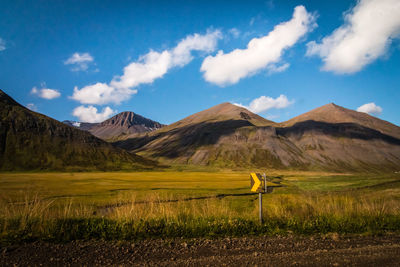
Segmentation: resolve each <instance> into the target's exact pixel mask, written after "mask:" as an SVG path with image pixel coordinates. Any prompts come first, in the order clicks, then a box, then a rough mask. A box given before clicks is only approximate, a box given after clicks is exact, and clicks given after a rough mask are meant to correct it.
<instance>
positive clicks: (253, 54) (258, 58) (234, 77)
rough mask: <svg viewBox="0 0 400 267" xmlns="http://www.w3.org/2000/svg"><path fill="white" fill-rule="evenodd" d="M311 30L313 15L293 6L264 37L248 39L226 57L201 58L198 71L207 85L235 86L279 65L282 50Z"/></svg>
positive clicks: (220, 54) (220, 52) (221, 53)
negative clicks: (290, 14)
mask: <svg viewBox="0 0 400 267" xmlns="http://www.w3.org/2000/svg"><path fill="white" fill-rule="evenodd" d="M315 27H316V24H315V16H314V15H313V14H310V13H308V12H307V10H306V9H305V7H304V6H297V7H296V8H295V9H294V13H293V17H292V19H291V20H289V21H286V22H283V23H281V24H279V25H277V26H275V28H274V29H273V30H272V31H271V32H270V33H268V35H266V36H264V37H261V38H254V39H252V40H251V41H250V42H249V43H248V45H247V48H246V49H235V50H233V51H232V52H230V53H227V54H225V53H224V52H223V51H219V52H218V53H217V55H215V56H208V57H207V58H205V59H204V61H203V64H202V66H201V71H202V72H204V78H205V80H207V81H208V82H211V83H215V84H217V85H219V86H224V85H229V84H235V83H237V82H238V81H239V80H240V79H242V78H245V77H248V76H251V75H254V74H256V73H257V72H259V71H260V70H262V69H265V68H268V66H270V65H277V64H279V62H280V61H281V56H282V54H283V52H284V50H286V49H288V48H290V47H291V46H293V45H294V44H296V43H297V42H298V41H299V40H300V38H301V37H303V36H304V35H305V34H306V33H308V32H310V31H312V30H313V29H314V28H315ZM287 66H288V65H287Z"/></svg>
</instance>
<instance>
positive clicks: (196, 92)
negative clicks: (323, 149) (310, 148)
mask: <svg viewBox="0 0 400 267" xmlns="http://www.w3.org/2000/svg"><path fill="white" fill-rule="evenodd" d="M277 25H280V26H277ZM399 34H400V6H399V1H397V0H364V1H361V2H359V1H306V0H303V1H295V0H291V1H289V0H288V1H2V8H1V9H0V88H1V89H2V90H4V91H5V92H6V93H8V94H9V95H11V96H12V97H13V98H14V99H16V100H17V101H18V102H20V103H21V104H23V105H29V107H30V108H31V109H35V110H37V111H38V112H40V113H43V114H46V115H48V116H51V117H53V118H55V119H58V120H60V121H62V120H67V119H68V120H87V121H100V120H103V119H105V118H107V117H110V116H112V115H113V114H115V113H116V112H122V111H127V110H129V111H134V112H136V113H138V114H141V115H143V116H145V117H148V118H151V119H153V120H156V121H159V122H161V123H165V124H169V123H172V122H174V121H177V120H179V119H182V118H183V117H186V116H188V115H190V114H192V113H195V112H198V111H201V110H203V109H206V108H209V107H211V106H213V105H217V104H219V103H222V102H231V103H237V104H240V105H242V106H245V107H248V108H249V109H250V110H252V111H254V112H257V113H259V114H260V115H261V116H264V117H266V118H269V119H271V120H273V121H277V122H280V121H285V120H287V119H290V118H292V117H294V116H297V115H299V114H301V113H304V112H306V111H309V110H311V109H313V108H316V107H319V106H321V105H324V104H327V103H330V102H334V103H336V104H338V105H341V106H344V107H346V108H350V109H355V110H356V109H357V108H360V107H361V109H360V110H362V111H364V112H369V113H371V114H373V115H374V116H377V117H379V118H381V119H384V120H388V121H390V122H392V123H395V124H397V125H400V116H399V114H400V108H399V100H400V88H399V87H400V42H399ZM249 42H250V45H248V44H249ZM218 51H221V52H218ZM74 88H75V90H74ZM365 104H367V105H365ZM95 109H97V112H96V111H95ZM74 115H75V116H74Z"/></svg>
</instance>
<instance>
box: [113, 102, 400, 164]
mask: <svg viewBox="0 0 400 267" xmlns="http://www.w3.org/2000/svg"><path fill="white" fill-rule="evenodd" d="M398 136H400V127H397V126H395V125H393V124H390V123H388V122H385V121H382V120H380V119H378V118H374V117H372V116H369V115H367V114H364V113H360V112H356V111H352V110H348V109H345V108H342V107H340V106H337V105H334V104H328V105H326V106H323V107H321V108H318V109H315V110H314V111H311V112H308V113H305V114H303V115H300V116H298V117H296V118H294V119H292V120H289V121H287V122H285V123H281V124H277V123H274V122H271V121H268V120H266V119H264V118H262V117H260V116H258V115H256V114H253V113H252V112H250V111H248V110H246V109H244V108H241V107H237V106H235V105H232V104H229V103H224V104H221V105H217V106H215V107H212V108H210V109H208V110H205V111H202V112H199V113H196V114H193V115H192V116H189V117H187V118H185V119H183V120H180V121H178V122H176V123H173V124H171V125H169V126H166V127H164V128H162V129H160V130H156V131H154V132H151V133H146V134H142V135H140V136H136V137H133V138H126V139H123V140H119V141H117V142H115V145H117V146H119V147H121V148H125V149H127V150H128V151H134V152H137V153H139V154H141V155H145V156H149V157H152V158H158V159H160V160H162V161H165V162H168V163H179V164H195V165H210V166H218V167H230V168H236V167H242V168H291V169H292V168H294V169H304V170H332V171H371V170H373V171H387V170H399V169H400V167H399V166H400V139H399V138H398Z"/></svg>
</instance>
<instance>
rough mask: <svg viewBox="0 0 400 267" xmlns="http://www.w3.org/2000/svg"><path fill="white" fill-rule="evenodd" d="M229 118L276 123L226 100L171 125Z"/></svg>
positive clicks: (265, 124)
mask: <svg viewBox="0 0 400 267" xmlns="http://www.w3.org/2000/svg"><path fill="white" fill-rule="evenodd" d="M228 120H246V121H248V122H249V123H251V124H253V125H256V126H267V125H273V124H274V122H272V121H269V120H267V119H264V118H263V117H261V116H259V115H257V114H254V113H253V112H251V111H249V110H247V109H245V108H243V107H240V106H237V105H234V104H231V103H229V102H224V103H221V104H218V105H215V106H213V107H211V108H208V109H206V110H203V111H200V112H198V113H195V114H193V115H191V116H189V117H186V118H184V119H182V120H180V121H178V122H176V123H174V124H171V125H170V126H179V127H181V126H184V125H188V124H195V123H203V122H218V121H228Z"/></svg>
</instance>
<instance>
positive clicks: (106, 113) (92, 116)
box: [72, 106, 117, 123]
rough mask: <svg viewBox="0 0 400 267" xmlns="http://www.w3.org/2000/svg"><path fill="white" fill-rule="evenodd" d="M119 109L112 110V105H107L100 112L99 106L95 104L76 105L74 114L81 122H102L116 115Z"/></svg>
mask: <svg viewBox="0 0 400 267" xmlns="http://www.w3.org/2000/svg"><path fill="white" fill-rule="evenodd" d="M116 112H117V111H115V110H112V109H111V108H110V107H105V108H104V109H103V110H102V112H100V113H99V112H98V111H97V108H95V107H93V106H88V107H85V106H79V107H76V108H75V109H74V110H73V112H72V115H73V116H75V117H77V118H78V119H79V121H81V122H92V123H93V122H102V121H105V120H106V119H108V118H109V117H111V116H112V115H114V114H115V113H116Z"/></svg>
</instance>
